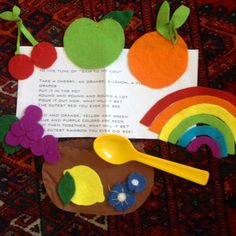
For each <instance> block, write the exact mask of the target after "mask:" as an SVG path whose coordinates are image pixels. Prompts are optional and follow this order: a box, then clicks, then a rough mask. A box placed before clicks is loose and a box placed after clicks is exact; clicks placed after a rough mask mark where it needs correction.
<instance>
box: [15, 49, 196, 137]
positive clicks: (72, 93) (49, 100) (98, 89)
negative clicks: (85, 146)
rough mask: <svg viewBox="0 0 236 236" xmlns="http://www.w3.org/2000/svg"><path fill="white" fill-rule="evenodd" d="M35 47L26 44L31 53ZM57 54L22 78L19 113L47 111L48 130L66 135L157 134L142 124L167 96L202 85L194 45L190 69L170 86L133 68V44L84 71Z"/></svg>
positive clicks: (45, 113) (18, 99)
mask: <svg viewBox="0 0 236 236" xmlns="http://www.w3.org/2000/svg"><path fill="white" fill-rule="evenodd" d="M31 50H32V48H31V47H21V52H22V53H25V54H28V55H29V54H30V52H31ZM56 50H57V53H58V59H57V61H56V62H55V63H54V65H53V66H52V67H50V68H49V69H47V70H42V69H39V68H36V67H35V71H34V73H33V75H32V76H31V77H30V78H28V79H26V80H23V81H19V83H18V98H17V116H18V117H22V115H23V113H24V110H25V108H26V107H27V106H29V105H31V104H34V105H38V106H40V107H41V108H42V110H43V114H44V116H43V119H42V121H41V124H42V125H43V126H44V128H45V133H48V134H53V135H54V136H56V137H58V138H62V137H97V136H99V135H101V134H104V133H117V134H121V135H124V136H126V137H128V138H156V137H157V134H155V133H152V132H150V131H149V130H148V127H146V126H143V125H142V124H140V123H139V121H140V120H141V119H142V117H143V116H144V115H145V113H146V112H147V111H148V110H149V109H150V108H151V107H152V106H153V105H154V104H155V103H156V102H157V101H158V100H160V99H161V98H162V97H164V96H165V95H167V94H169V93H171V92H174V91H176V90H179V89H182V88H186V87H190V86H197V73H198V51H197V50H189V64H188V69H187V70H186V72H185V73H184V74H183V76H182V77H181V78H180V79H179V80H178V81H176V82H175V83H174V84H172V85H171V86H168V87H167V88H163V89H152V88H149V87H147V86H144V85H141V84H140V83H139V82H138V81H137V80H136V79H135V78H134V77H133V75H132V74H131V73H130V71H129V68H128V64H127V54H128V49H124V50H123V52H122V54H121V55H120V57H119V58H118V60H116V61H115V62H114V63H113V64H112V65H110V66H108V67H107V68H105V69H96V70H84V69H80V68H79V67H77V66H76V65H74V64H73V63H72V62H70V60H69V59H68V58H67V56H66V55H65V53H64V50H63V48H59V47H57V48H56Z"/></svg>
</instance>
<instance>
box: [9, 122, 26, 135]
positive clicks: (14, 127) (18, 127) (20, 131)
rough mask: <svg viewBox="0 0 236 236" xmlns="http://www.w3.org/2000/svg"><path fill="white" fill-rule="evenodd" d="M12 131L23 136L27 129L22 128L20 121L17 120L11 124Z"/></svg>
mask: <svg viewBox="0 0 236 236" xmlns="http://www.w3.org/2000/svg"><path fill="white" fill-rule="evenodd" d="M11 132H12V134H13V135H15V136H17V137H21V136H23V135H24V134H25V130H24V129H22V127H21V125H20V122H19V121H16V122H15V123H13V124H12V125H11Z"/></svg>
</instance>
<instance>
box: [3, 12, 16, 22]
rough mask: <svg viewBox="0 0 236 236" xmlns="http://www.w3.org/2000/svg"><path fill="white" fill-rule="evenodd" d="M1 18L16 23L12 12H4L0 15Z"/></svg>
mask: <svg viewBox="0 0 236 236" xmlns="http://www.w3.org/2000/svg"><path fill="white" fill-rule="evenodd" d="M0 18H1V19H3V20H8V21H15V16H14V15H13V14H12V12H11V11H4V12H2V13H1V14H0Z"/></svg>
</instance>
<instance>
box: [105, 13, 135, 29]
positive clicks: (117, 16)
mask: <svg viewBox="0 0 236 236" xmlns="http://www.w3.org/2000/svg"><path fill="white" fill-rule="evenodd" d="M133 15H134V12H133V11H132V10H126V11H111V12H110V13H108V14H107V15H105V16H104V17H103V18H102V19H103V20H104V19H108V18H111V19H113V20H116V21H118V22H119V23H120V24H121V26H122V28H123V29H125V27H126V26H127V25H128V24H129V23H130V21H131V18H132V16H133Z"/></svg>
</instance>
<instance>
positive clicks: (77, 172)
mask: <svg viewBox="0 0 236 236" xmlns="http://www.w3.org/2000/svg"><path fill="white" fill-rule="evenodd" d="M67 173H69V175H70V176H71V177H72V179H73V183H72V181H71V178H70V177H69V176H67V177H66V179H65V177H63V178H62V180H61V182H60V184H59V187H58V193H59V196H60V197H61V199H62V201H63V202H64V203H68V200H70V201H71V202H73V203H74V204H76V205H81V206H90V205H93V204H95V203H97V202H103V201H104V200H105V197H104V191H103V185H102V182H101V179H100V177H99V175H98V174H97V173H96V171H94V170H93V169H92V168H90V167H89V166H85V165H79V166H74V167H73V168H72V169H67V170H65V171H64V175H65V174H67ZM62 181H63V182H62ZM65 181H68V182H67V183H64V182H65ZM62 184H63V185H70V184H72V185H73V184H74V185H75V187H74V188H75V190H74V193H73V194H72V191H70V192H68V195H66V196H65V190H63V189H62V188H63V186H62ZM67 188H68V187H67ZM71 189H73V186H72V187H71ZM71 189H70V190H71ZM69 197H71V198H70V199H68V198H69Z"/></svg>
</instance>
